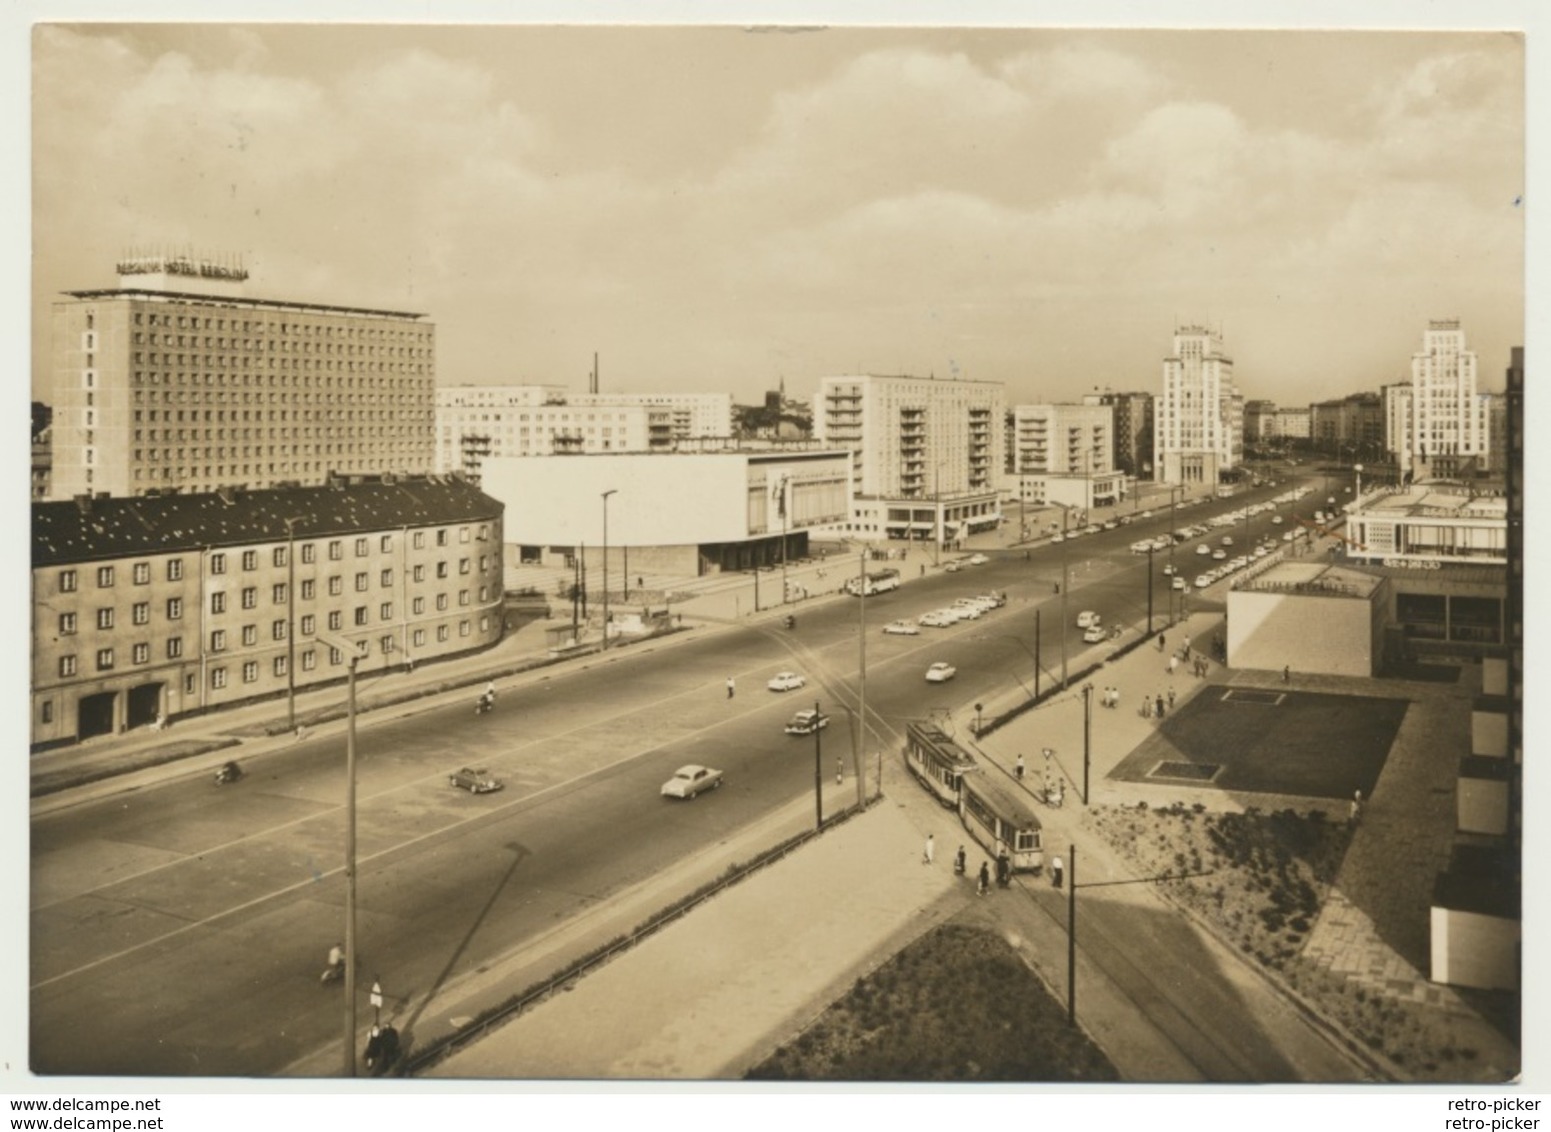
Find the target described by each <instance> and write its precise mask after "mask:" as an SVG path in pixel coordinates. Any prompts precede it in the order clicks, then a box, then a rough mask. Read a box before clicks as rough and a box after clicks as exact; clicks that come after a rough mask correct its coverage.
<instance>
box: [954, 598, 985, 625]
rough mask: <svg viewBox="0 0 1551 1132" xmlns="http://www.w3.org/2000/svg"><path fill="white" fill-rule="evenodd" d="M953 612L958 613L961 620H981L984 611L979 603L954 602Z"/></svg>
mask: <svg viewBox="0 0 1551 1132" xmlns="http://www.w3.org/2000/svg"><path fill="white" fill-rule="evenodd" d="M951 612H952V613H954V614H955V615H957V617H958V618H959V620H960V621H979V620H980V618H981V616H982V615H983V613H984V611H983V610H982V609H981V608H980V607H979V606H978V605H965V604H961V603H959V602H954V603H953V606H952V607H951Z"/></svg>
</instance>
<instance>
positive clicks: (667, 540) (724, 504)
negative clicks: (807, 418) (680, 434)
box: [482, 446, 850, 592]
mask: <svg viewBox="0 0 1551 1132" xmlns="http://www.w3.org/2000/svg"><path fill="white" fill-rule="evenodd" d="M849 476H850V454H849V453H848V452H846V451H844V450H842V449H830V450H825V449H820V448H814V447H811V446H802V447H794V448H779V447H773V448H767V449H761V450H739V449H728V450H725V451H720V452H693V453H689V452H665V453H640V452H638V453H594V454H590V455H586V454H584V455H578V456H507V457H493V458H491V459H490V460H489V461H487V462H486V464H485V470H484V478H483V481H482V486H483V487H484V489H485V490H486V491H488V492H489V493H490V494H491V495H492V496H494V497H495V498H496V499H498V500H500V501H502V502H503V503H504V504H505V506H506V524H505V529H506V537H507V539H508V541H509V542H511V543H512V544H513V545H512V548H511V551H510V557H511V559H512V560H513V561H514V562H518V563H521V564H523V565H528V566H547V567H557V566H560V567H566V568H570V569H579V568H580V567H581V566H582V564H583V563H585V565H586V569H587V571H588V588H589V589H590V590H591V591H592V592H598V589H599V586H600V585H601V577H600V574H601V572H602V571H603V570H604V569H605V566H604V555H603V546H604V543H605V542H607V544H608V558H607V571H608V573H609V576H610V578H611V586H610V588H611V589H612V588H614V587H619V588H621V589H622V590H625V591H626V592H628V589H629V586H628V584H627V583H626V582H625V579H626V578H627V577H632V576H634V575H635V574H654V575H662V574H666V575H670V576H676V577H697V576H699V575H703V574H714V573H719V572H722V571H733V570H748V569H754V568H759V567H771V566H778V565H780V564H781V563H782V562H783V561H791V560H794V559H797V558H801V557H804V556H805V555H806V554H807V553H808V536H809V534H810V533H811V532H812V531H814V530H817V529H823V528H830V527H833V526H835V525H836V524H839V523H842V522H844V521H845V519H846V517H847V516H848V514H849V513H850V483H849ZM605 493H608V496H609V498H608V502H607V503H605V502H604V494H605ZM605 515H606V516H607V527H606V529H605ZM777 590H779V586H778V587H777Z"/></svg>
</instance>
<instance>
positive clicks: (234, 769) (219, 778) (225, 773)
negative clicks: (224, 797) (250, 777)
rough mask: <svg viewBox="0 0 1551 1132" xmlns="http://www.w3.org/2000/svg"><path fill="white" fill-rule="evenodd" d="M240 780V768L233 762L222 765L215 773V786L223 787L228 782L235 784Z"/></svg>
mask: <svg viewBox="0 0 1551 1132" xmlns="http://www.w3.org/2000/svg"><path fill="white" fill-rule="evenodd" d="M241 778H242V767H240V766H238V765H237V764H236V763H234V762H228V763H222V764H221V769H220V770H218V771H216V772H215V784H216V785H217V786H225V785H226V784H227V783H229V782H237V781H238V780H240V779H241Z"/></svg>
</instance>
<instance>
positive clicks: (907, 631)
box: [883, 621, 921, 637]
mask: <svg viewBox="0 0 1551 1132" xmlns="http://www.w3.org/2000/svg"><path fill="white" fill-rule="evenodd" d="M883 631H884V632H885V633H897V634H898V635H899V636H902V637H918V636H920V635H921V630H920V629H917V628H916V627H915V626H914V625H912V624H911V623H910V622H908V621H890V622H889V623H888V624H887V625H885V626H884V627H883Z"/></svg>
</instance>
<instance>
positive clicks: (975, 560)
mask: <svg viewBox="0 0 1551 1132" xmlns="http://www.w3.org/2000/svg"><path fill="white" fill-rule="evenodd" d="M989 561H991V560H990V559H989V558H987V557H986V556H985V555H984V554H971V555H970V556H969V564H970V565H971V566H984V565H985V564H986V563H987V562H989Z"/></svg>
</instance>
